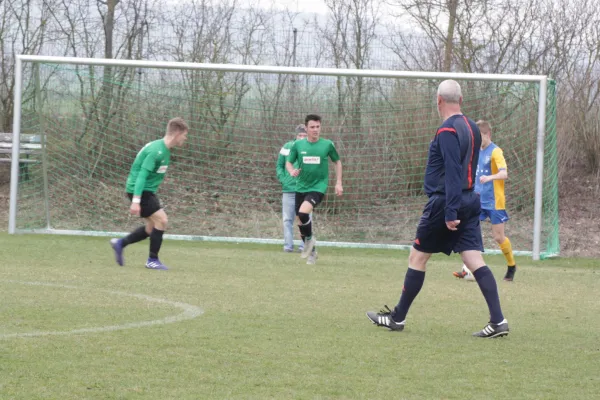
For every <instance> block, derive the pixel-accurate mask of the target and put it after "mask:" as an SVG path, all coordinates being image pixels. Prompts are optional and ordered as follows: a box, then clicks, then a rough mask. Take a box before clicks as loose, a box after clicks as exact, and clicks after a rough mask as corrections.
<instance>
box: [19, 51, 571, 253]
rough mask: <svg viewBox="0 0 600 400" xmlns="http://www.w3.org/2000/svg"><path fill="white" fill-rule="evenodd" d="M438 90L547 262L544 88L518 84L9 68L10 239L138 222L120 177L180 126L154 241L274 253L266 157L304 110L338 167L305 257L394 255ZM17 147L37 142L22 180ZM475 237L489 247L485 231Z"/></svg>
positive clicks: (166, 66)
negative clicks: (477, 140)
mask: <svg viewBox="0 0 600 400" xmlns="http://www.w3.org/2000/svg"><path fill="white" fill-rule="evenodd" d="M448 78H452V79H456V80H459V81H460V83H461V86H462V89H463V96H464V103H463V111H464V113H465V114H466V115H468V116H470V117H471V118H473V119H475V120H477V119H486V120H488V121H490V122H491V124H492V128H493V137H492V140H493V141H494V142H495V143H496V144H498V145H499V146H500V147H502V148H503V150H504V155H505V158H506V160H507V163H508V171H509V179H508V181H507V183H506V192H507V211H508V213H509V215H510V217H511V220H510V221H509V223H508V224H507V234H508V235H509V236H510V238H511V241H512V243H513V248H515V250H517V254H529V255H531V256H532V257H533V258H534V259H539V258H544V257H548V256H552V255H556V254H558V251H559V242H558V183H557V176H558V171H557V150H556V123H555V118H556V94H555V86H554V82H553V81H551V80H548V79H547V78H546V77H545V76H524V75H492V74H459V73H431V72H399V71H375V70H343V69H318V68H291V67H274V66H247V65H230V64H226V65H225V64H195V63H177V62H155V61H135V60H106V59H84V58H61V57H45V56H18V57H17V60H16V85H15V95H14V96H15V97H14V99H15V103H14V104H15V108H14V126H13V132H14V134H13V143H12V145H13V147H12V151H13V152H12V169H11V194H10V196H11V197H10V213H9V232H10V233H15V232H35V233H53V234H78V235H79V234H80V235H96V236H108V235H118V234H121V233H124V232H127V231H129V230H131V229H132V228H133V227H135V226H137V225H139V224H140V221H139V220H138V218H136V217H133V216H130V215H129V213H128V201H126V198H125V195H124V190H125V180H126V177H127V174H128V171H129V167H130V165H131V163H132V161H133V159H134V157H135V155H136V153H137V152H138V151H139V149H140V148H141V147H142V146H143V145H144V144H145V143H147V142H149V141H152V140H156V139H159V138H161V137H162V136H163V134H164V131H165V124H166V122H167V120H168V119H170V118H172V117H175V116H180V117H183V118H184V119H185V120H186V121H187V122H188V123H189V125H190V132H189V138H188V142H187V143H186V145H185V146H184V147H183V148H178V149H175V150H174V151H173V155H172V159H171V166H170V168H169V173H168V174H167V177H166V179H165V182H164V183H163V185H162V186H161V188H160V189H159V197H160V198H161V201H162V203H163V205H164V207H165V209H166V211H167V213H168V215H169V225H170V226H169V236H168V237H171V238H177V239H186V240H215V241H237V242H245V241H248V242H262V243H282V242H283V241H282V228H281V188H280V185H279V183H278V181H277V178H276V174H275V165H276V160H277V156H278V152H279V149H280V148H281V146H282V145H283V144H284V143H285V142H287V141H290V140H292V139H293V138H294V136H295V134H294V128H295V127H296V126H297V125H298V124H300V123H302V122H303V120H304V116H305V115H306V114H309V113H316V114H320V115H321V116H322V117H323V129H322V133H321V135H322V137H325V138H328V139H331V140H333V141H334V143H335V145H336V147H337V149H338V151H339V153H340V156H341V159H342V163H343V167H344V174H343V183H344V196H343V197H341V198H338V197H336V196H335V194H334V193H333V192H332V191H331V192H329V193H328V194H327V196H326V199H325V201H324V203H322V205H321V206H320V207H319V208H318V209H317V210H316V212H315V216H314V218H315V221H316V235H317V237H318V239H319V245H320V246H324V245H336V246H353V247H382V248H386V247H387V248H406V247H408V246H410V244H411V242H412V240H413V239H414V234H415V228H416V224H417V223H418V219H419V217H420V214H421V212H422V208H423V206H424V204H425V202H426V198H425V195H424V193H423V188H422V184H423V176H424V168H425V164H426V161H427V151H428V145H429V142H430V141H431V139H432V138H433V135H434V134H435V131H436V128H437V126H438V125H439V124H440V119H439V116H438V115H437V109H436V102H435V93H436V89H437V85H438V84H439V82H440V81H441V80H443V79H448ZM21 135H38V136H39V137H40V138H43V139H42V150H41V153H40V154H39V157H38V159H39V162H32V163H29V165H28V176H27V179H25V177H24V176H22V175H21V174H20V168H19V158H20V157H21V159H22V158H23V155H22V154H21V155H19V148H20V147H19V142H20V137H21ZM21 170H22V169H21ZM333 175H334V174H333V168H330V176H331V180H332V182H331V183H333ZM332 189H333V188H331V190H332ZM482 231H483V235H484V239H485V246H486V250H487V249H489V250H490V251H493V250H495V249H496V248H497V247H496V245H495V243H493V240H492V238H491V233H490V227H489V225H488V224H487V223H484V224H483V226H482Z"/></svg>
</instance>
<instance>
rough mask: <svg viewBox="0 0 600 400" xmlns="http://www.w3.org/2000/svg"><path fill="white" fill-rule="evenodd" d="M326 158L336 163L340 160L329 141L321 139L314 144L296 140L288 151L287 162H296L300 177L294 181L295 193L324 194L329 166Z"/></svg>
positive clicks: (327, 181)
mask: <svg viewBox="0 0 600 400" xmlns="http://www.w3.org/2000/svg"><path fill="white" fill-rule="evenodd" d="M327 158H331V161H333V162H336V161H338V160H339V159H340V156H339V155H338V152H337V150H336V149H335V146H334V145H333V142H332V141H331V140H327V139H321V138H319V140H317V141H316V142H309V141H308V140H298V141H296V142H294V145H293V146H292V148H291V149H290V155H289V156H288V159H287V160H288V161H289V162H291V163H292V164H294V163H295V162H296V161H298V168H300V169H301V171H300V175H298V179H297V180H296V192H298V193H307V192H319V193H323V194H325V192H327V185H328V183H329V164H328V161H327Z"/></svg>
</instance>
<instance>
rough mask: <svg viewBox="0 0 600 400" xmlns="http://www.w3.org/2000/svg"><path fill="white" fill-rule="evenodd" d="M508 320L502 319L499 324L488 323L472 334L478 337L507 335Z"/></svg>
mask: <svg viewBox="0 0 600 400" xmlns="http://www.w3.org/2000/svg"><path fill="white" fill-rule="evenodd" d="M508 331H509V329H508V321H507V320H506V319H504V320H502V322H500V323H499V324H492V323H491V322H488V324H487V325H486V326H485V327H484V328H483V329H482V330H480V331H479V332H475V333H474V334H473V336H475V337H480V338H497V337H502V336H506V335H508Z"/></svg>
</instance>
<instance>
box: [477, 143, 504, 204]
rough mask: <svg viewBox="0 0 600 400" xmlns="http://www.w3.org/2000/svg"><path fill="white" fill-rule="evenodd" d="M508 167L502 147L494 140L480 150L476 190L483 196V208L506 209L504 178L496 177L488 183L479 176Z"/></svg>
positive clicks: (495, 172) (494, 172)
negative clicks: (481, 181) (482, 181)
mask: <svg viewBox="0 0 600 400" xmlns="http://www.w3.org/2000/svg"><path fill="white" fill-rule="evenodd" d="M502 169H506V160H505V159H504V153H503V152H502V149H501V148H500V147H498V146H497V145H496V144H495V143H494V142H491V143H490V145H489V146H487V147H486V148H485V149H482V150H481V151H480V152H479V161H478V162H477V176H476V178H475V192H477V193H479V196H480V197H481V208H482V209H484V210H504V209H506V200H505V196H504V180H503V179H495V180H493V181H490V182H487V183H480V182H479V178H480V177H482V176H484V175H495V174H497V173H498V172H499V171H500V170H502Z"/></svg>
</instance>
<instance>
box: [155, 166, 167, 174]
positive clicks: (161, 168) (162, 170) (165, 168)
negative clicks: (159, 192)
mask: <svg viewBox="0 0 600 400" xmlns="http://www.w3.org/2000/svg"><path fill="white" fill-rule="evenodd" d="M167 168H169V166H168V165H161V166H160V167H158V169H157V170H156V173H157V174H164V173H165V172H167Z"/></svg>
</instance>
